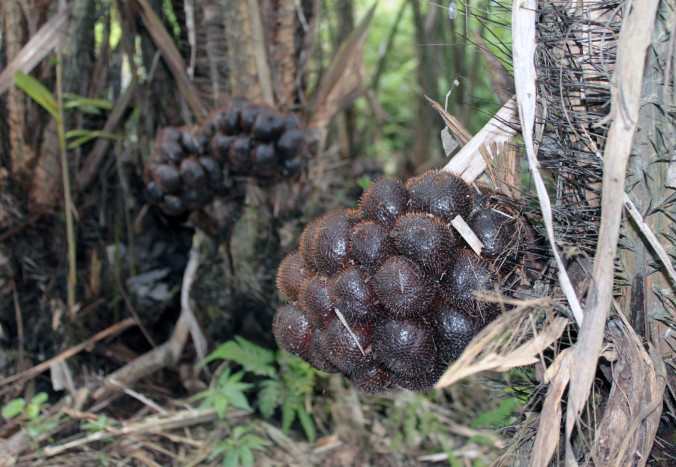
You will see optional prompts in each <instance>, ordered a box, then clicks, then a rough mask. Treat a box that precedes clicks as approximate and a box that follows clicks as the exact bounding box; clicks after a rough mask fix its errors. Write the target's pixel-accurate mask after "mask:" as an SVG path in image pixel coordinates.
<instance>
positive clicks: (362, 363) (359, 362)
mask: <svg viewBox="0 0 676 467" xmlns="http://www.w3.org/2000/svg"><path fill="white" fill-rule="evenodd" d="M350 330H351V331H352V333H350ZM350 330H348V329H347V328H346V327H345V326H344V325H343V323H342V322H341V321H340V320H338V319H336V320H334V321H333V322H331V324H330V325H329V327H328V328H326V330H325V331H323V334H322V349H323V350H324V355H325V356H326V359H327V360H328V361H329V362H331V363H332V364H333V365H335V366H336V367H337V368H339V369H340V371H341V372H342V373H344V374H346V375H355V374H357V375H358V374H360V373H363V372H365V371H367V370H368V369H369V368H371V367H373V366H374V365H375V359H374V358H373V326H351V328H350ZM357 343H359V344H357ZM360 347H361V348H360ZM362 351H363V353H362Z"/></svg>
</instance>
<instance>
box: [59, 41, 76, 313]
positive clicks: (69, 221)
mask: <svg viewBox="0 0 676 467" xmlns="http://www.w3.org/2000/svg"><path fill="white" fill-rule="evenodd" d="M61 69H62V65H61V53H60V52H57V54H56V99H57V109H58V112H59V118H58V119H57V121H56V128H57V133H58V136H59V154H60V155H61V174H62V176H63V195H64V197H63V204H64V207H63V210H64V215H65V216H66V235H67V237H68V312H70V313H73V312H74V311H75V288H76V287H77V257H76V249H75V226H74V220H73V212H74V209H75V207H74V206H73V199H72V197H71V190H70V188H71V187H70V168H69V167H68V157H67V154H66V130H65V128H64V125H65V123H64V120H63V83H62V80H61Z"/></svg>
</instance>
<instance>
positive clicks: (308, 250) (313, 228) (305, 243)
mask: <svg viewBox="0 0 676 467" xmlns="http://www.w3.org/2000/svg"><path fill="white" fill-rule="evenodd" d="M321 224H322V218H321V217H320V218H317V219H315V220H313V221H312V222H310V223H309V224H308V225H307V226H306V227H305V229H304V230H303V233H302V234H301V235H300V242H299V244H298V251H299V252H300V256H301V257H302V258H303V261H305V264H306V265H307V266H308V267H309V268H310V269H313V270H315V271H319V268H318V267H317V264H316V263H315V258H314V256H313V254H312V243H313V242H314V241H315V237H316V236H317V231H318V230H319V228H320V227H321Z"/></svg>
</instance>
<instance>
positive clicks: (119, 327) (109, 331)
mask: <svg viewBox="0 0 676 467" xmlns="http://www.w3.org/2000/svg"><path fill="white" fill-rule="evenodd" d="M135 324H136V321H135V320H134V318H127V319H124V320H122V321H120V322H119V323H117V324H114V325H112V326H111V327H109V328H106V329H104V330H103V331H101V332H98V333H96V334H94V335H93V336H92V337H90V338H89V339H87V340H86V341H83V342H81V343H79V344H78V345H76V346H75V347H71V348H70V349H68V350H66V351H65V352H62V353H60V354H59V355H57V356H56V357H52V358H50V359H49V360H46V361H44V362H42V363H40V364H38V365H36V366H34V367H33V368H30V369H28V370H26V371H23V372H21V373H17V374H16V375H13V376H9V377H7V378H3V379H0V387H3V386H5V385H6V384H9V383H13V382H14V381H19V380H22V379H28V378H32V377H34V376H37V375H39V374H40V373H42V372H43V371H45V370H47V369H48V368H49V367H51V366H52V364H54V363H55V362H58V361H62V360H66V359H68V358H70V357H72V356H73V355H75V354H77V353H79V352H81V351H83V350H85V349H88V348H90V347H91V346H92V345H94V344H95V343H96V342H98V341H100V340H102V339H105V338H106V337H108V336H110V335H113V334H116V333H119V332H122V331H123V330H125V329H127V328H128V327H130V326H134V325H135Z"/></svg>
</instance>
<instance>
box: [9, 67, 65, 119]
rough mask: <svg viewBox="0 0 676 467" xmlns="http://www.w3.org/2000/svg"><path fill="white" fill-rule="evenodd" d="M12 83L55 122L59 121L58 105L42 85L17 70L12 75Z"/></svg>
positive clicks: (52, 95)
mask: <svg viewBox="0 0 676 467" xmlns="http://www.w3.org/2000/svg"><path fill="white" fill-rule="evenodd" d="M14 83H15V84H16V85H17V86H19V88H21V90H22V91H23V92H25V93H26V94H28V95H29V96H30V97H31V99H33V100H34V101H35V102H37V103H38V104H40V106H41V107H42V108H43V109H45V110H46V111H47V112H49V114H50V115H51V116H52V117H54V120H56V121H57V122H60V121H61V116H60V115H59V105H58V104H57V102H56V98H55V97H54V94H52V93H51V92H50V91H49V89H47V88H46V87H44V86H43V84H42V83H41V82H40V81H38V80H37V79H35V78H33V77H32V76H30V75H27V74H26V73H24V72H23V71H21V70H19V71H17V72H16V73H15V74H14Z"/></svg>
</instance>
